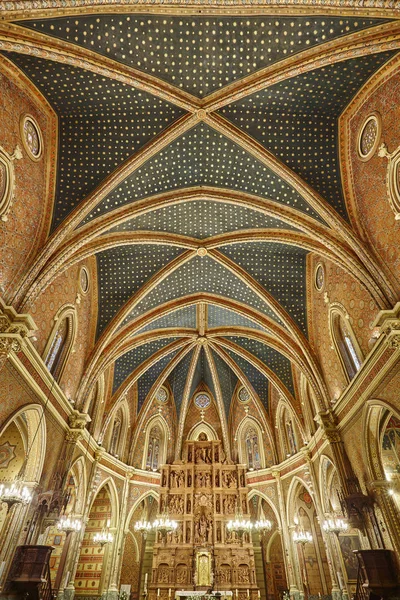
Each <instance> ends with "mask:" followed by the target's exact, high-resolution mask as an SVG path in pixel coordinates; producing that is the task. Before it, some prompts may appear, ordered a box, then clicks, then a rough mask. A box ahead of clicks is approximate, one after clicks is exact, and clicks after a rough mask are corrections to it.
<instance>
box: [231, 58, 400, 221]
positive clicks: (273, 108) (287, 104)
mask: <svg viewBox="0 0 400 600" xmlns="http://www.w3.org/2000/svg"><path fill="white" fill-rule="evenodd" d="M394 54H395V51H391V52H383V53H382V54H374V55H371V56H368V55H367V56H363V57H360V58H354V59H351V60H347V61H343V62H339V63H336V64H333V65H329V66H326V67H323V68H321V69H316V70H314V71H310V72H308V73H303V74H300V75H296V77H293V78H292V79H288V80H285V81H281V82H280V83H277V84H275V85H272V86H270V87H268V88H266V89H265V90H261V91H260V92H257V93H256V94H253V95H251V96H248V97H246V98H243V99H242V100H239V101H237V102H234V103H233V104H230V105H229V106H226V107H225V108H223V109H221V113H222V114H223V115H224V116H225V117H227V118H228V119H230V120H231V121H232V122H233V123H234V124H235V125H237V126H238V127H240V128H241V129H243V130H244V131H245V132H246V133H248V134H250V135H251V136H253V137H254V138H255V139H257V140H258V141H259V142H260V143H261V144H262V145H263V146H265V147H266V148H267V149H268V150H270V151H271V152H272V153H273V154H275V155H276V156H277V157H278V158H280V159H281V160H282V161H283V162H284V163H286V164H287V165H288V166H289V167H290V168H291V169H293V170H294V171H295V172H296V173H298V174H299V175H300V176H301V177H302V178H303V179H304V180H305V181H306V182H307V183H309V184H310V185H311V186H312V187H313V188H314V189H315V190H317V191H318V192H319V193H320V194H321V195H322V196H323V197H324V198H325V200H327V201H328V202H329V203H330V204H331V205H332V206H333V207H334V208H335V209H336V210H337V211H338V212H339V214H340V215H341V216H342V217H344V218H346V219H348V216H347V210H346V206H345V201H344V197H343V190H342V182H341V176H340V163H339V154H338V117H339V115H340V114H341V113H342V111H343V109H344V108H345V107H346V105H347V104H348V103H349V102H350V100H351V98H352V97H353V96H354V95H355V94H356V92H357V91H358V90H359V89H360V88H361V87H362V86H363V85H364V83H365V82H366V80H367V79H368V78H369V77H371V75H372V74H373V73H374V71H376V70H377V69H379V68H380V67H381V66H382V65H383V64H384V63H385V62H386V61H387V60H389V59H390V58H391V57H392V56H394Z"/></svg>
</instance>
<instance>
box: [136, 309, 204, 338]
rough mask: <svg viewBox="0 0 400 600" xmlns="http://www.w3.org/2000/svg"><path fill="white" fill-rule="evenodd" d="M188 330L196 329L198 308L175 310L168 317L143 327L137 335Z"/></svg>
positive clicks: (165, 316) (155, 320)
mask: <svg viewBox="0 0 400 600" xmlns="http://www.w3.org/2000/svg"><path fill="white" fill-rule="evenodd" d="M174 327H175V328H178V327H179V328H188V329H196V307H195V306H186V307H185V308H181V309H179V310H174V311H172V312H170V313H168V314H167V315H164V316H162V317H160V318H158V319H154V321H152V322H151V323H149V324H148V325H146V327H143V328H142V329H141V330H140V331H138V332H137V333H138V334H139V333H143V332H144V331H152V330H154V329H168V328H174Z"/></svg>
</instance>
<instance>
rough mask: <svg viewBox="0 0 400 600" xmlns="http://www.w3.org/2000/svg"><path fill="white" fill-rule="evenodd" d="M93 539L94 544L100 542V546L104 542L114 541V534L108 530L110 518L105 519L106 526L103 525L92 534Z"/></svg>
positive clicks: (110, 542) (103, 544)
mask: <svg viewBox="0 0 400 600" xmlns="http://www.w3.org/2000/svg"><path fill="white" fill-rule="evenodd" d="M93 541H94V543H95V544H100V546H101V547H103V546H105V545H106V544H112V542H113V541H114V536H113V534H112V533H111V531H110V519H108V520H107V526H106V527H103V529H102V530H101V531H100V532H98V533H95V535H94V536H93Z"/></svg>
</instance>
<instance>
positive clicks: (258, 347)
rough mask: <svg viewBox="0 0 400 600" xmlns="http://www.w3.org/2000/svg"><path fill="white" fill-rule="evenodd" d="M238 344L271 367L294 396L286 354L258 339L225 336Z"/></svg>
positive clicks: (290, 369) (289, 365)
mask: <svg viewBox="0 0 400 600" xmlns="http://www.w3.org/2000/svg"><path fill="white" fill-rule="evenodd" d="M227 339H229V340H231V341H232V342H234V343H235V344H237V345H238V346H241V347H242V348H244V349H245V350H248V351H249V352H251V353H252V354H253V355H254V356H255V357H256V358H258V359H259V360H261V362H263V363H264V364H265V365H266V366H267V367H269V368H270V369H271V371H273V372H274V373H275V375H277V376H278V377H279V379H280V380H281V381H282V383H283V384H284V385H285V386H286V387H287V389H288V390H289V392H290V393H291V394H292V395H293V396H294V385H293V376H292V367H291V362H290V360H289V359H288V358H286V356H283V354H281V353H280V352H278V351H277V350H275V349H274V348H271V346H267V345H266V344H263V343H262V342H259V341H258V340H253V339H250V338H245V337H235V336H229V337H228V336H227Z"/></svg>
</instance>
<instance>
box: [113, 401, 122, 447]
mask: <svg viewBox="0 0 400 600" xmlns="http://www.w3.org/2000/svg"><path fill="white" fill-rule="evenodd" d="M121 429H122V413H121V411H120V410H119V411H118V412H117V414H116V416H115V419H114V423H113V428H112V434H111V441H110V454H114V455H116V454H118V451H119V443H120V439H121Z"/></svg>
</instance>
